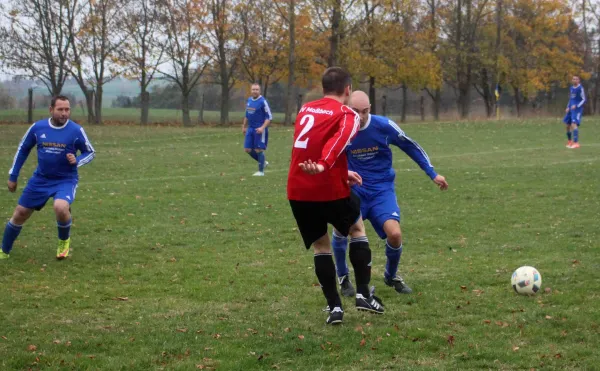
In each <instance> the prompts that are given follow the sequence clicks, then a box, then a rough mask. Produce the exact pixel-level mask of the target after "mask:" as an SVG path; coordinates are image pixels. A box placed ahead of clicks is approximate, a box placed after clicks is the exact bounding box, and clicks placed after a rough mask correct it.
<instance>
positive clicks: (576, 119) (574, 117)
mask: <svg viewBox="0 0 600 371" xmlns="http://www.w3.org/2000/svg"><path fill="white" fill-rule="evenodd" d="M582 116H583V108H577V109H575V110H573V111H569V112H567V114H566V115H565V118H564V119H563V122H564V123H565V124H567V125H571V124H577V126H579V125H581V117H582Z"/></svg>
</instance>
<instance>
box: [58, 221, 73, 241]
mask: <svg viewBox="0 0 600 371" xmlns="http://www.w3.org/2000/svg"><path fill="white" fill-rule="evenodd" d="M56 225H57V226H58V239H59V240H63V241H64V240H68V239H69V235H70V234H71V219H69V221H68V222H65V223H63V222H59V221H56Z"/></svg>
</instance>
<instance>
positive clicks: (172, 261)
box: [169, 257, 177, 263]
mask: <svg viewBox="0 0 600 371" xmlns="http://www.w3.org/2000/svg"><path fill="white" fill-rule="evenodd" d="M169 261H170V262H171V263H175V262H176V261H177V259H175V257H172V258H171V259H169Z"/></svg>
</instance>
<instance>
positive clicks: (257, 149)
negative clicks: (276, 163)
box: [254, 148, 264, 153]
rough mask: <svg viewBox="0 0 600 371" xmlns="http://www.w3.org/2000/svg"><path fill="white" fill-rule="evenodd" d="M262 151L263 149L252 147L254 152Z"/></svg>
mask: <svg viewBox="0 0 600 371" xmlns="http://www.w3.org/2000/svg"><path fill="white" fill-rule="evenodd" d="M263 151H264V149H259V148H254V152H256V153H262V152H263Z"/></svg>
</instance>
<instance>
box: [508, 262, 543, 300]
mask: <svg viewBox="0 0 600 371" xmlns="http://www.w3.org/2000/svg"><path fill="white" fill-rule="evenodd" d="M510 283H511V284H512V287H513V289H515V291H516V293H517V294H522V295H535V293H536V292H538V291H539V290H540V288H541V287H542V275H541V274H540V272H538V270H537V269H535V268H534V267H529V266H524V267H521V268H519V269H517V270H516V271H515V272H514V273H513V274H512V277H511V279H510Z"/></svg>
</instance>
